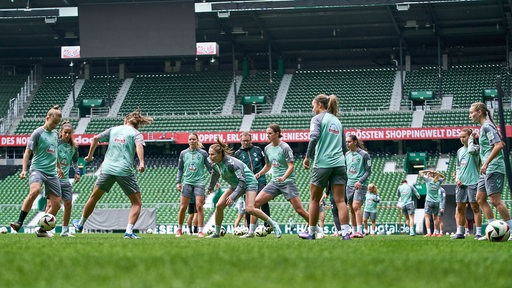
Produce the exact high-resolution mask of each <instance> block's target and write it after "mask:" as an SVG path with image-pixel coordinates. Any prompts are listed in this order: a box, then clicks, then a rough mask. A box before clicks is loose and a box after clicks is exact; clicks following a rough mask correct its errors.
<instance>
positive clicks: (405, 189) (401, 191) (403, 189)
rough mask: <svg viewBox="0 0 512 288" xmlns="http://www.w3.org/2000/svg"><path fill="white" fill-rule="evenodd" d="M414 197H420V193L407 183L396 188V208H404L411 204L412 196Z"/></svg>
mask: <svg viewBox="0 0 512 288" xmlns="http://www.w3.org/2000/svg"><path fill="white" fill-rule="evenodd" d="M413 193H414V195H416V198H419V197H420V193H418V190H416V188H414V186H412V185H409V184H407V183H403V184H402V185H400V186H398V189H397V195H398V206H400V207H405V206H407V205H409V204H410V203H413V199H412V194H413Z"/></svg>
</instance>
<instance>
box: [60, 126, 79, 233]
mask: <svg viewBox="0 0 512 288" xmlns="http://www.w3.org/2000/svg"><path fill="white" fill-rule="evenodd" d="M72 135H73V126H72V125H71V123H69V121H64V122H63V123H62V125H61V126H60V130H59V146H58V147H57V151H58V158H57V159H58V161H59V162H58V164H59V165H58V166H59V167H58V175H59V178H60V188H61V191H62V201H63V202H64V215H63V216H62V233H60V236H62V237H74V236H73V235H72V234H69V232H68V231H69V227H68V225H69V219H70V218H71V208H72V202H73V201H72V200H73V191H72V190H71V183H69V170H70V169H71V167H73V170H74V172H75V173H74V174H75V175H74V180H75V182H74V183H78V181H80V173H79V172H78V164H77V162H78V144H76V142H75V140H73V138H72V137H71V136H72Z"/></svg>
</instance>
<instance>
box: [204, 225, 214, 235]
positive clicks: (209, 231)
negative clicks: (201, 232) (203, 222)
mask: <svg viewBox="0 0 512 288" xmlns="http://www.w3.org/2000/svg"><path fill="white" fill-rule="evenodd" d="M213 233H215V227H214V226H210V227H208V228H206V235H212V234H213Z"/></svg>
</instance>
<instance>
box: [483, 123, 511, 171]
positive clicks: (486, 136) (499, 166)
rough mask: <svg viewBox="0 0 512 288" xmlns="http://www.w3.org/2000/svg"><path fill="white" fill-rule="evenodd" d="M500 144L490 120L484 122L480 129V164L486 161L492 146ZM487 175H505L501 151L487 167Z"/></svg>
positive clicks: (496, 130)
mask: <svg viewBox="0 0 512 288" xmlns="http://www.w3.org/2000/svg"><path fill="white" fill-rule="evenodd" d="M498 142H501V138H500V136H499V134H498V129H496V126H494V124H492V122H491V121H490V120H486V121H485V123H484V124H483V125H482V127H481V128H480V159H482V164H483V163H485V161H487V158H489V155H491V152H492V148H493V146H494V144H496V143H498ZM486 173H487V174H491V173H501V174H505V162H504V160H503V151H500V152H499V153H498V155H496V157H494V159H492V161H491V162H490V163H489V166H487V172H486Z"/></svg>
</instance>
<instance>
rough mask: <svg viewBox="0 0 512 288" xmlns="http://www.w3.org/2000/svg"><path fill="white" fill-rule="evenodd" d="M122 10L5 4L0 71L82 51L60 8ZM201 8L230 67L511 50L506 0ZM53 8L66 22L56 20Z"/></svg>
mask: <svg viewBox="0 0 512 288" xmlns="http://www.w3.org/2000/svg"><path fill="white" fill-rule="evenodd" d="M121 2H127V1H121V0H105V1H102V0H83V1H82V0H10V1H8V0H5V1H0V64H2V63H3V64H6V63H7V64H9V63H13V64H15V63H23V62H28V61H34V60H35V59H39V60H42V61H47V62H52V61H53V62H59V61H61V60H60V47H61V46H70V45H79V43H80V33H79V27H78V17H77V16H62V15H65V14H66V13H67V12H66V11H67V10H65V9H62V8H70V7H78V6H79V5H81V4H84V3H121ZM133 2H165V1H155V0H148V1H143V0H137V1H130V3H133ZM167 2H169V1H167ZM196 2H197V3H196V17H197V22H196V23H197V28H196V39H197V41H198V42H203V41H207V42H218V43H219V44H220V53H221V58H224V60H222V61H225V62H228V61H229V62H230V61H231V58H232V56H233V55H232V51H234V52H235V57H237V58H238V59H239V58H241V57H247V58H249V59H253V60H254V61H255V62H265V61H266V59H267V58H268V53H269V52H270V53H271V54H272V56H273V57H278V56H280V57H283V58H284V59H285V60H286V61H333V62H340V63H342V62H350V61H353V62H361V63H365V62H368V63H374V64H377V65H391V64H392V63H393V62H394V59H398V57H399V51H400V46H401V47H402V48H403V51H404V54H406V55H410V56H411V59H412V62H413V64H435V63H437V61H438V49H439V51H441V54H448V56H449V57H451V59H454V60H457V61H461V62H464V61H466V62H467V61H472V60H474V59H478V60H479V61H494V62H495V61H504V59H505V58H506V54H507V50H510V48H509V44H508V41H509V40H508V39H510V35H511V28H512V17H511V6H512V5H511V1H510V0H508V1H506V0H503V1H501V0H495V1H386V0H380V1H379V0H375V1H350V0H337V1H332V0H331V1H329V0H308V1H305V0H297V1H288V0H281V1H196ZM52 8H59V9H57V10H58V11H59V13H60V14H58V16H55V17H53V16H51V15H53V14H52V13H55V12H54V11H55V9H52ZM52 11H53V12H52ZM199 11H204V12H199ZM38 13H39V14H38ZM41 13H42V15H45V13H49V15H50V16H47V17H43V16H37V15H40V14H41ZM71 14H73V13H71Z"/></svg>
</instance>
